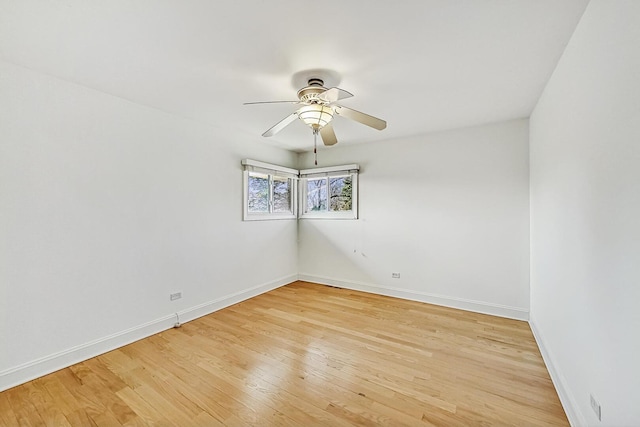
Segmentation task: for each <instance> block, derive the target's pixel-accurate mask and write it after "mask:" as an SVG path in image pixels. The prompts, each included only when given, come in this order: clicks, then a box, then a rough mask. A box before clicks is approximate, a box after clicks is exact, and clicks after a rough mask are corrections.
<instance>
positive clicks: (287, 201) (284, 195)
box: [273, 176, 291, 212]
mask: <svg viewBox="0 0 640 427" xmlns="http://www.w3.org/2000/svg"><path fill="white" fill-rule="evenodd" d="M273 211H274V212H291V180H290V179H289V178H281V177H279V176H274V177H273Z"/></svg>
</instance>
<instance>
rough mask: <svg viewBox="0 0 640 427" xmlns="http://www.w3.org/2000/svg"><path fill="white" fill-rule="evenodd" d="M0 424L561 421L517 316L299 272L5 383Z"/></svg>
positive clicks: (480, 423) (546, 377) (485, 423)
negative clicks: (172, 325)
mask: <svg viewBox="0 0 640 427" xmlns="http://www.w3.org/2000/svg"><path fill="white" fill-rule="evenodd" d="M0 425H1V426H13V425H24V426H32V425H38V426H39V425H55V426H65V425H72V426H120V425H123V426H129V427H131V426H148V425H154V426H175V425H180V426H182V425H185V426H191V425H194V426H252V425H256V426H302V425H304V426H307V425H308V426H317V425H322V426H325V425H330V426H351V425H359V426H360V425H363V426H366V425H372V426H373V425H376V426H377V425H393V426H401V425H407V426H432V427H433V426H468V425H474V426H495V425H513V426H521V425H530V426H546V425H549V426H567V425H568V422H567V418H566V416H565V414H564V411H563V409H562V406H561V404H560V401H559V399H558V396H557V394H556V392H555V389H554V388H553V384H552V382H551V379H550V377H549V374H548V372H547V370H546V367H545V365H544V362H543V360H542V357H541V356H540V352H539V350H538V348H537V346H536V343H535V340H534V338H533V335H532V333H531V330H530V328H529V326H528V324H527V323H526V322H521V321H516V320H511V319H504V318H497V317H493V316H489V315H484V314H479V313H470V312H464V311H461V310H455V309H451V308H447V307H440V306H434V305H429V304H423V303H419V302H416V301H407V300H400V299H395V298H389V297H384V296H379V295H374V294H367V293H362V292H357V291H352V290H348V289H340V288H334V287H328V286H322V285H316V284H312V283H306V282H295V283H292V284H290V285H287V286H284V287H281V288H278V289H275V290H273V291H270V292H267V293H265V294H262V295H260V296H258V297H255V298H252V299H250V300H246V301H243V302H241V303H238V304H236V305H233V306H231V307H228V308H226V309H223V310H220V311H218V312H215V313H213V314H210V315H208V316H204V317H202V318H200V319H197V320H194V321H192V322H189V323H186V324H184V325H183V326H182V327H181V328H179V329H170V330H167V331H165V332H162V333H160V334H156V335H154V336H151V337H149V338H146V339H144V340H140V341H138V342H135V343H133V344H130V345H128V346H125V347H122V348H119V349H117V350H114V351H111V352H109V353H106V354H103V355H101V356H98V357H96V358H93V359H90V360H87V361H85V362H82V363H79V364H77V365H74V366H71V367H69V368H66V369H63V370H60V371H58V372H55V373H53V374H50V375H47V376H45V377H42V378H39V379H37V380H35V381H33V382H30V383H27V384H23V385H21V386H18V387H15V388H13V389H10V390H7V391H5V392H2V393H0Z"/></svg>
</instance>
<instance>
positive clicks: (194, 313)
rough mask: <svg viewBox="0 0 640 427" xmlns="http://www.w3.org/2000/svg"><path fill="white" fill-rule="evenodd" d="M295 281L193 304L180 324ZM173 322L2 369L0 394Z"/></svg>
mask: <svg viewBox="0 0 640 427" xmlns="http://www.w3.org/2000/svg"><path fill="white" fill-rule="evenodd" d="M297 278H298V276H297V274H292V275H289V276H285V277H281V278H279V279H276V280H272V281H270V282H267V283H263V284H261V285H258V286H254V287H252V288H249V289H245V290H243V291H240V292H236V293H234V294H231V295H227V296H224V297H222V298H218V299H216V300H213V301H209V302H207V303H204V304H200V305H197V306H195V307H192V308H189V309H187V310H182V311H180V312H178V315H179V316H180V322H181V323H185V322H188V321H190V320H194V319H197V318H198V317H201V316H205V315H207V314H210V313H213V312H214V311H218V310H220V309H223V308H225V307H228V306H230V305H233V304H236V303H238V302H240V301H244V300H246V299H249V298H253V297H255V296H257V295H260V294H262V293H265V292H268V291H270V290H272V289H276V288H279V287H280V286H283V285H286V284H288V283H291V282H294V281H296V280H297ZM175 323H176V315H175V313H171V314H167V315H166V316H163V317H161V318H159V319H155V320H152V321H150V322H147V323H144V324H142V325H138V326H134V327H132V328H129V329H127V330H124V331H121V332H117V333H115V334H112V335H109V336H106V337H103V338H99V339H96V340H94V341H91V342H88V343H85V344H81V345H78V346H75V347H72V348H69V349H66V350H63V351H60V352H58V353H54V354H51V355H48V356H45V357H41V358H39V359H36V360H32V361H30V362H27V363H23V364H22V365H19V366H15V367H13V368H9V369H6V370H4V371H2V372H0V391H4V390H7V389H9V388H12V387H15V386H17V385H20V384H23V383H25V382H27V381H31V380H34V379H36V378H39V377H41V376H44V375H47V374H50V373H52V372H55V371H58V370H60V369H63V368H66V367H68V366H71V365H73V364H75V363H79V362H82V361H84V360H87V359H90V358H92V357H95V356H98V355H100V354H103V353H106V352H108V351H111V350H114V349H116V348H119V347H122V346H125V345H127V344H131V343H132V342H135V341H138V340H141V339H143V338H146V337H148V336H151V335H154V334H157V333H159V332H162V331H166V330H167V329H171V328H172V327H173V326H174V324H175Z"/></svg>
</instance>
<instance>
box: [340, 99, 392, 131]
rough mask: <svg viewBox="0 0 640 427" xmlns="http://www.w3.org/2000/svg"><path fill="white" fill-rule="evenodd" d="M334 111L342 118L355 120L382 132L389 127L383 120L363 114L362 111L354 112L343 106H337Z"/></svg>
mask: <svg viewBox="0 0 640 427" xmlns="http://www.w3.org/2000/svg"><path fill="white" fill-rule="evenodd" d="M334 110H335V112H336V113H337V114H338V115H340V116H342V117H346V118H348V119H351V120H355V121H356V122H359V123H362V124H363V125H367V126H370V127H372V128H374V129H378V130H382V129H384V128H386V127H387V122H385V121H384V120H382V119H379V118H377V117H373V116H370V115H368V114H365V113H361V112H360V111H356V110H352V109H351V108H347V107H343V106H342V105H335V106H334Z"/></svg>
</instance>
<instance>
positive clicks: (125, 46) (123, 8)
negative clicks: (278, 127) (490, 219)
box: [0, 0, 588, 151]
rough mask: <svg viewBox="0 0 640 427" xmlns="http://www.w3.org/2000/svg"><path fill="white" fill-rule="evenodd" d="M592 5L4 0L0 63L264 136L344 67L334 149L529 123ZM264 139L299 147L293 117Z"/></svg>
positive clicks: (429, 0) (442, 0)
mask: <svg viewBox="0 0 640 427" xmlns="http://www.w3.org/2000/svg"><path fill="white" fill-rule="evenodd" d="M587 3H588V0H418V1H407V0H402V1H395V2H382V1H372V0H368V1H367V0H349V1H345V0H340V1H338V0H325V1H323V2H310V1H304V0H296V1H293V0H286V1H284V0H279V1H274V0H271V1H258V0H253V1H212V0H181V1H178V0H175V1H171V0H163V1H159V0H110V1H103V0H57V1H54V0H51V1H46V2H44V1H38V0H0V55H1V58H2V59H3V60H5V61H9V62H12V63H14V64H18V65H21V66H24V67H27V68H31V69H35V70H38V71H41V72H44V73H48V74H50V75H53V76H56V77H59V78H61V79H64V80H68V81H72V82H75V83H77V84H81V85H84V86H87V87H90V88H93V89H96V90H99V91H102V92H105V93H108V94H112V95H115V96H118V97H122V98H125V99H127V100H130V101H133V102H136V103H139V104H143V105H147V106H151V107H154V108H157V109H160V110H163V111H167V112H171V113H174V114H177V115H180V116H183V117H189V118H193V119H195V120H199V121H204V122H207V123H210V124H211V125H213V126H218V127H223V126H224V127H227V128H229V127H231V128H232V129H233V130H234V131H235V132H238V133H239V135H242V134H250V135H260V134H261V133H262V132H264V131H265V130H267V129H268V128H270V127H271V126H272V125H273V124H275V123H276V122H277V121H279V120H280V119H282V118H284V117H285V116H286V115H288V114H290V113H291V112H292V111H293V110H294V109H295V106H293V105H287V104H283V105H261V106H243V105H242V103H243V102H246V101H262V100H287V99H291V100H293V99H296V97H295V94H296V90H297V89H298V88H297V87H294V85H293V84H292V78H293V75H294V74H295V73H297V72H300V71H302V70H307V69H316V68H324V69H331V70H334V71H336V72H337V73H339V75H340V76H341V81H340V82H339V87H341V88H343V89H345V90H348V91H350V92H352V93H353V94H354V95H355V96H354V97H353V98H350V99H347V100H344V101H343V102H342V103H343V104H344V105H345V106H348V107H350V108H354V109H357V110H360V111H363V112H366V113H369V114H372V115H374V116H378V117H381V118H383V119H385V120H387V122H388V127H387V129H386V130H384V131H382V132H380V131H376V130H373V129H370V128H368V127H366V126H363V125H360V124H357V123H354V122H350V121H349V120H347V119H344V118H340V117H339V118H337V119H336V121H335V124H334V128H335V131H336V134H337V136H338V139H339V141H340V143H341V144H349V143H358V142H367V141H372V140H380V139H393V138H397V137H402V136H408V135H415V134H421V133H426V132H432V131H437V130H443V129H449V128H456V127H464V126H472V125H477V124H482V123H489V122H495V121H501V120H508V119H513V118H519V117H528V116H529V115H530V113H531V111H532V109H533V107H534V106H535V103H536V101H537V99H538V97H539V96H540V93H541V91H542V89H543V88H544V85H545V84H546V82H547V80H548V78H549V76H550V75H551V73H552V71H553V69H554V67H555V65H556V63H557V61H558V59H559V58H560V55H561V54H562V51H563V49H564V47H565V45H566V44H567V42H568V40H569V38H570V36H571V34H572V33H573V30H574V28H575V26H576V24H577V22H578V20H579V19H580V16H581V15H582V13H583V11H584V9H585V7H586V5H587ZM265 142H270V143H274V144H276V145H278V146H281V147H284V148H288V149H293V150H298V151H304V150H308V149H310V147H311V145H312V134H311V130H310V129H309V128H306V127H305V126H304V125H303V124H302V123H299V122H295V123H293V124H292V125H290V126H289V127H287V128H286V129H285V130H283V131H282V132H281V133H280V134H278V135H277V136H275V137H272V138H269V139H265Z"/></svg>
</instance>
